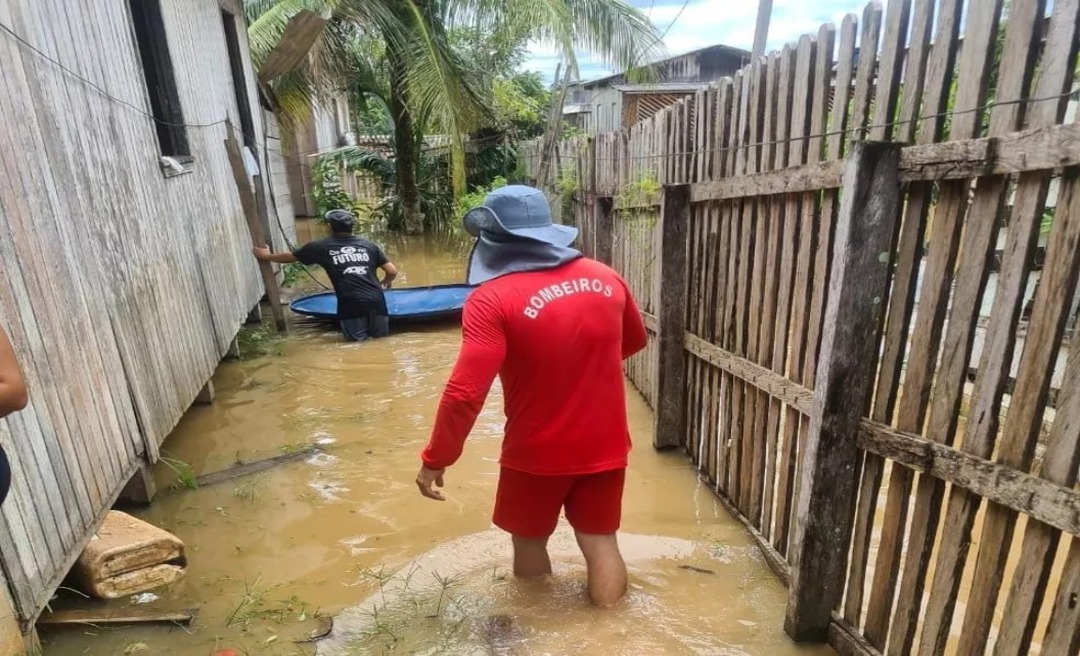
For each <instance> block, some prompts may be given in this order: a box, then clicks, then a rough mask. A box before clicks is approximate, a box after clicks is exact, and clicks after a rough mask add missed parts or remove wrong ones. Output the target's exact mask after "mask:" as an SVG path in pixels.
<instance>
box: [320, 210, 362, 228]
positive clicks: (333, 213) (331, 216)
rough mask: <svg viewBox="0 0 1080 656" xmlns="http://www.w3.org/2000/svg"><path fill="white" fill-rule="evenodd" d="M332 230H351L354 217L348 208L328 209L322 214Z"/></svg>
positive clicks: (353, 224)
mask: <svg viewBox="0 0 1080 656" xmlns="http://www.w3.org/2000/svg"><path fill="white" fill-rule="evenodd" d="M323 218H325V219H326V222H327V223H329V224H330V228H331V229H332V230H333V231H334V232H352V231H353V226H355V225H356V217H355V216H353V213H352V212H350V211H349V210H330V211H329V212H327V213H326V214H324V215H323Z"/></svg>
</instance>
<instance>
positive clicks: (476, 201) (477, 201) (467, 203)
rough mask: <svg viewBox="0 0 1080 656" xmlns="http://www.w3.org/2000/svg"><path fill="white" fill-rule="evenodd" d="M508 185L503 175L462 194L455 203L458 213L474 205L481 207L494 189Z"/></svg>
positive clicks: (466, 210)
mask: <svg viewBox="0 0 1080 656" xmlns="http://www.w3.org/2000/svg"><path fill="white" fill-rule="evenodd" d="M505 186H506V178H504V177H502V176H498V177H496V178H495V179H494V180H492V181H491V183H490V184H488V185H485V186H481V187H476V188H474V189H473V190H472V191H470V192H468V193H465V194H462V195H461V196H460V197H459V198H458V199H457V203H455V205H456V207H457V210H458V213H464V212H468V211H469V210H471V209H472V208H474V207H479V206H481V205H483V204H484V199H485V198H487V195H488V194H490V193H491V192H492V191H494V190H496V189H498V188H500V187H505Z"/></svg>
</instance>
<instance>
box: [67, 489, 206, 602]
mask: <svg viewBox="0 0 1080 656" xmlns="http://www.w3.org/2000/svg"><path fill="white" fill-rule="evenodd" d="M97 537H98V538H99V539H97V540H92V541H91V542H90V543H89V544H88V545H86V548H85V549H84V550H83V552H82V555H80V556H79V560H78V561H77V562H76V563H75V567H74V569H73V575H74V578H75V580H76V581H78V583H79V586H80V587H81V588H82V589H83V590H85V591H86V592H88V593H89V594H91V595H92V596H94V597H97V598H98V599H119V598H121V597H128V596H131V595H135V594H140V593H143V592H146V591H148V590H153V589H154V588H159V587H161V586H163V585H167V584H169V583H173V582H175V581H177V580H179V579H180V578H181V577H182V576H183V575H184V571H185V567H186V564H187V559H186V557H185V555H184V543H183V542H182V541H181V540H180V538H178V537H176V536H175V535H172V534H171V533H169V532H168V531H164V530H162V529H160V528H158V527H156V526H153V525H151V524H148V523H146V522H144V521H142V520H141V519H138V518H135V517H132V516H131V515H128V514H127V513H122V512H119V511H117V510H112V511H110V512H109V513H108V514H107V515H106V516H105V520H104V521H103V522H102V524H101V528H99V529H98V531H97Z"/></svg>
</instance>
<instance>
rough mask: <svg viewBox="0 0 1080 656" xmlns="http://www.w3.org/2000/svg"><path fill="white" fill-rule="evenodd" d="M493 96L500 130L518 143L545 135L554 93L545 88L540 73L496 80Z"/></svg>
mask: <svg viewBox="0 0 1080 656" xmlns="http://www.w3.org/2000/svg"><path fill="white" fill-rule="evenodd" d="M491 94H492V106H493V108H494V112H495V126H496V128H498V129H500V130H502V131H504V132H507V133H509V134H511V135H513V136H514V137H515V138H518V139H532V138H534V137H538V136H540V135H541V134H543V133H544V127H545V124H546V123H547V111H548V107H549V106H550V104H551V93H550V92H549V91H547V90H546V89H544V88H543V85H542V84H541V83H540V75H539V74H538V73H521V74H518V75H515V76H513V77H510V78H502V77H500V78H495V80H493V81H492V88H491Z"/></svg>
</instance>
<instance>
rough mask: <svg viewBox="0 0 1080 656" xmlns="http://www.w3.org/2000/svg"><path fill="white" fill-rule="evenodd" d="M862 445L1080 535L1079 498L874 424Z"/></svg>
mask: <svg viewBox="0 0 1080 656" xmlns="http://www.w3.org/2000/svg"><path fill="white" fill-rule="evenodd" d="M858 445H859V448H860V449H865V450H866V451H869V452H871V453H874V454H877V455H879V456H881V457H884V458H888V459H889V460H892V461H894V462H897V463H899V464H901V465H904V466H905V467H907V468H910V469H913V470H915V471H919V472H926V473H927V474H929V475H930V476H932V477H934V478H936V479H939V480H942V481H946V482H948V483H951V484H953V485H954V486H956V487H958V488H961V489H964V490H966V491H968V492H970V493H971V494H975V495H978V496H981V497H985V498H987V499H989V500H991V501H993V502H994V503H998V504H1001V505H1003V506H1008V507H1010V508H1013V509H1014V510H1017V511H1020V512H1023V513H1024V514H1026V515H1028V516H1030V517H1032V518H1033V519H1036V520H1038V521H1040V522H1042V523H1044V524H1047V525H1049V526H1053V527H1054V528H1057V529H1060V530H1064V531H1066V532H1072V533H1076V532H1080V492H1077V491H1076V490H1073V489H1071V488H1068V487H1064V486H1062V485H1058V484H1056V483H1053V482H1051V481H1049V480H1046V479H1043V478H1041V477H1038V476H1034V475H1032V474H1027V473H1024V472H1022V471H1018V470H1016V469H1014V468H1012V467H1007V466H1005V465H1002V464H1000V463H997V462H994V461H991V460H986V459H984V458H979V457H978V456H974V455H972V454H970V453H966V452H964V451H961V450H959V449H956V448H953V447H950V446H947V445H945V444H941V443H940V442H934V441H933V440H928V439H926V438H924V437H922V436H919V435H915V434H914V433H907V432H904V431H899V430H896V429H894V428H891V427H889V426H886V425H885V424H880V423H878V422H875V421H871V420H869V419H867V420H864V421H863V422H862V424H861V425H860V426H859V436H858Z"/></svg>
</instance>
